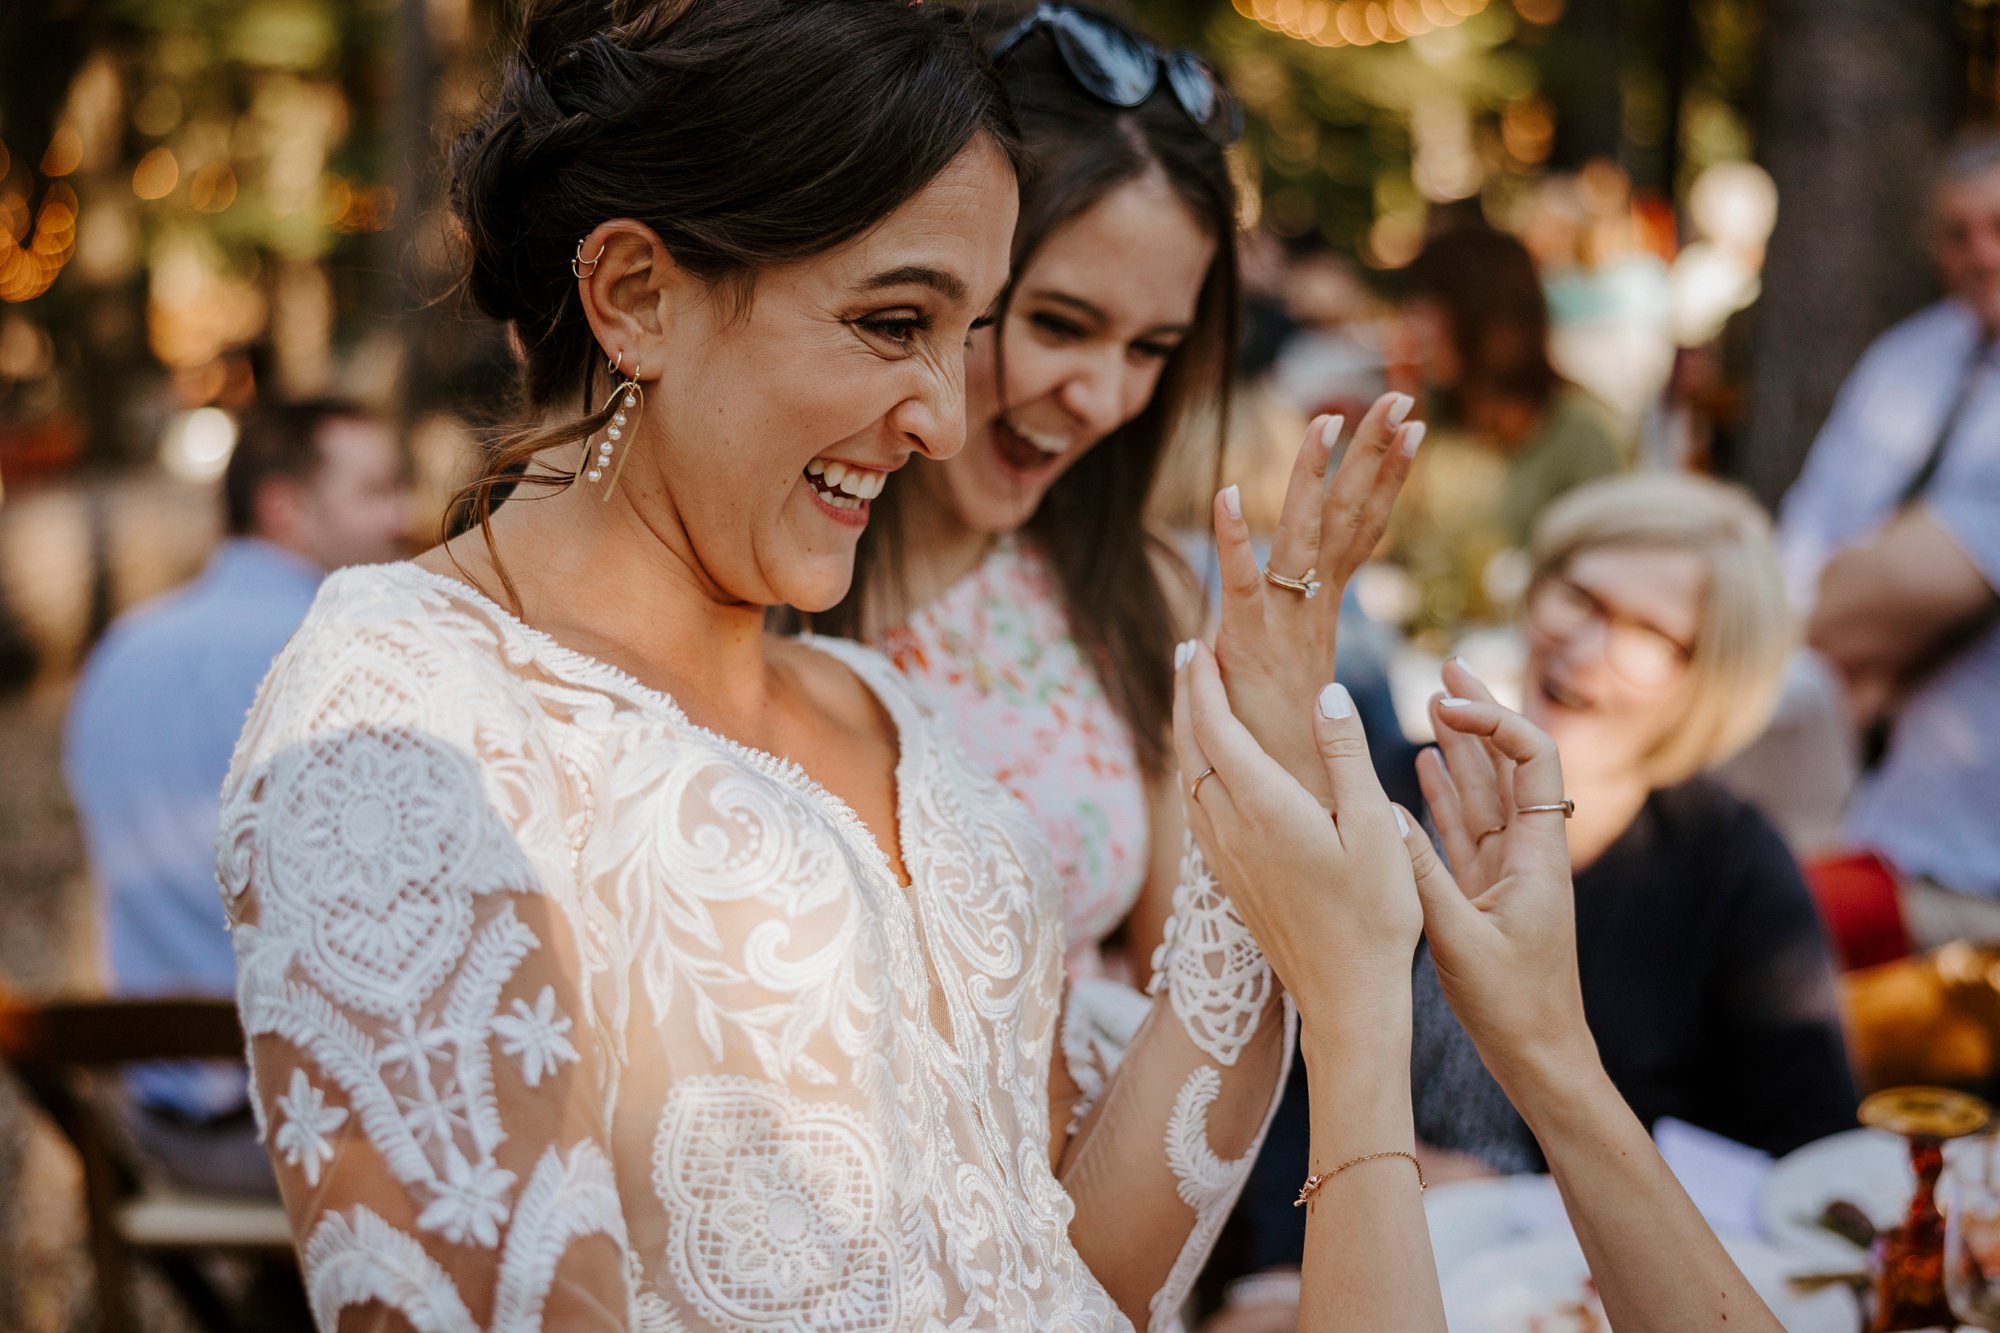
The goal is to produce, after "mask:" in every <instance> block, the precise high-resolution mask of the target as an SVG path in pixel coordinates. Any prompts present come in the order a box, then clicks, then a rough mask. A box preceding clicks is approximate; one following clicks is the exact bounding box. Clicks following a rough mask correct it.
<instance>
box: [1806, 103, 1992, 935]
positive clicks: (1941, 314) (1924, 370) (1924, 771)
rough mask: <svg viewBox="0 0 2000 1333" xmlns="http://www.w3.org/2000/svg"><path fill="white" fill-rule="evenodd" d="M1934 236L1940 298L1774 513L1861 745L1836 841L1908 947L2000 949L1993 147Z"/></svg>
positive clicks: (1833, 421)
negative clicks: (1880, 886)
mask: <svg viewBox="0 0 2000 1333" xmlns="http://www.w3.org/2000/svg"><path fill="white" fill-rule="evenodd" d="M1931 227H1932V232H1931V241H1932V249H1933V253H1934V256H1935V258H1936V261H1937V265H1938V269H1939V271H1940V274H1941V275H1942V278H1943V282H1944V286H1945V289H1946V291H1947V293H1948V295H1947V296H1946V298H1945V299H1944V300H1942V301H1940V302H1938V303H1937V304H1935V305H1933V306H1930V307H1929V308H1927V309H1925V310H1922V311H1919V312H1918V313H1917V314H1915V315H1913V316H1911V317H1910V318H1909V319H1907V320H1905V321H1904V322H1903V323H1901V324H1899V325H1897V326H1896V327H1895V328H1893V329H1891V330H1889V332H1887V333H1886V334H1884V335H1883V336H1882V337H1881V338H1880V339H1879V340H1878V341H1877V342H1876V343H1875V345H1874V346H1872V347H1870V348H1869V349H1868V351H1867V353H1866V354H1865V355H1864V356H1863V357H1862V358H1861V361H1860V363H1859V364H1858V365H1857V366H1856V367H1855V369H1854V372H1853V374H1852V375H1850V376H1849V377H1848V381H1847V383H1846V385H1845V386H1844V387H1843V388H1842V389H1841V392H1840V397H1839V399H1838V400H1837V401H1836V403H1835V405H1834V409H1833V414H1832V416H1831V417H1829V418H1828V420H1827V423H1826V425H1825V427H1824V428H1823V429H1822V430H1821V431H1820V434H1819V438H1818V439H1817V440H1816V441H1815V442H1814V444H1813V447H1812V452H1811V454H1810V455H1809V456H1808V458H1807V460H1806V467H1805V471H1804V473H1803V474H1802V475H1801V476H1800V478H1799V480H1798V483H1797V484H1796V485H1795V486H1794V487H1793V488H1792V491H1791V493H1790V494H1789V495H1787V496H1786V497H1785V503H1784V508H1783V510H1782V511H1781V518H1780V532H1781V534H1782V539H1783V545H1784V556H1785V563H1786V574H1787V576H1788V578H1789V580H1790V582H1791V585H1792V588H1793V591H1794V594H1795V595H1796V596H1798V597H1799V598H1800V600H1801V601H1802V602H1803V603H1804V604H1806V605H1809V606H1810V607H1811V608H1812V614H1811V617H1810V620H1809V624H1808V639H1809V641H1810V643H1811V644H1812V646H1813V647H1814V648H1815V649H1817V650H1818V651H1819V652H1820V653H1821V654H1822V655H1823V656H1824V657H1825V658H1826V659H1827V660H1828V661H1829V662H1830V663H1831V664H1832V666H1833V668H1834V670H1835V672H1836V674H1838V675H1839V676H1840V678H1841V679H1842V681H1843V683H1844V684H1845V686H1846V693H1847V698H1848V702H1849V706H1850V711H1851V713H1852V715H1853V717H1854V719H1855V721H1856V723H1857V725H1858V727H1859V728H1860V730H1861V731H1862V733H1863V735H1864V737H1866V738H1867V740H1868V742H1869V744H1868V749H1869V750H1870V754H1869V756H1868V758H1869V760H1870V761H1871V762H1872V764H1873V767H1872V770H1871V771H1870V772H1869V773H1868V774H1867V775H1866V776H1865V777H1864V778H1863V780H1862V782H1861V785H1860V787H1859V789H1858V790H1857V791H1856V794H1855V797H1854V800H1853V801H1852V803H1851V804H1850V806H1849V809H1848V812H1847V817H1846V820H1845V824H1844V827H1843V834H1844V836H1845V839H1846V840H1847V841H1848V842H1849V843H1851V844H1853V845H1855V846H1858V847H1863V848H1869V849H1872V850H1874V851H1876V852H1878V853H1880V854H1881V855H1882V856H1884V857H1885V858H1887V860H1888V861H1889V862H1890V863H1891V864H1892V865H1893V866H1894V867H1895V868H1896V870H1897V871H1899V872H1900V874H1901V875H1902V876H1903V877H1904V879H1905V881H1906V883H1905V885H1904V893H1903V908H1904V914H1905V916H1906V918H1907V923H1908V925H1909V927H1910V931H1911V934H1912V935H1913V936H1914V937H1915V938H1916V940H1917V941H1918V942H1919V943H1920V944H1937V943H1942V942H1943V941H1945V940H1949V939H1954V938H1961V937H1971V938H1975V939H1981V940H1993V939H2000V901H1996V899H2000V815H1996V810H2000V806H1996V800H2000V797H1996V792H2000V596H1996V593H1995V589H1996V587H2000V376H1996V375H1995V374H1994V373H1993V371H1994V360H1995V358H1994V340H1995V338H1996V337H1997V336H2000V139H1996V138H1994V137H1991V136H1981V137H1979V138H1977V139H1969V140H1966V141H1964V142H1962V143H1960V144H1959V145H1958V146H1957V147H1956V148H1955V149H1954V151H1953V152H1952V153H1951V154H1950V156H1949V157H1948V159H1947V162H1946V164H1945V167H1944V169H1943V171H1942V173H1941V175H1940V178H1939V181H1938V185H1937V187H1936V190H1935V193H1934V196H1933V200H1932V207H1931Z"/></svg>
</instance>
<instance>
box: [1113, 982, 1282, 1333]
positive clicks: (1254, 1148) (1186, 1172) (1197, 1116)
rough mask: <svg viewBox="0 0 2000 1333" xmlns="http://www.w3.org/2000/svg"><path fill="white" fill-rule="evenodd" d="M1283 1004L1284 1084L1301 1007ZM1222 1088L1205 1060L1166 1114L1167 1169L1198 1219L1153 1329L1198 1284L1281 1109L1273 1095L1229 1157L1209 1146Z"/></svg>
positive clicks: (1157, 1307)
mask: <svg viewBox="0 0 2000 1333" xmlns="http://www.w3.org/2000/svg"><path fill="white" fill-rule="evenodd" d="M1283 1004H1284V1015H1285V1017H1284V1024H1285V1035H1284V1048H1283V1049H1284V1054H1283V1056H1282V1057H1281V1059H1280V1062H1279V1066H1278V1086H1279V1087H1280V1088H1282V1087H1284V1086H1285V1080H1286V1078H1287V1077H1288V1076H1289V1075H1290V1073H1291V1067H1292V1050H1293V1046H1294V1042H1295V1039H1296V1038H1297V1036H1298V1010H1297V1009H1296V1008H1294V1007H1293V1004H1292V997H1291V996H1289V995H1287V996H1285V997H1284V1001H1283ZM1221 1092H1222V1075H1221V1074H1220V1073H1218V1072H1217V1071H1216V1069H1215V1067H1214V1066H1212V1065H1203V1066H1201V1067H1199V1068H1197V1069H1196V1070H1195V1071H1194V1072H1193V1073H1191V1074H1189V1075H1188V1079H1187V1082H1185V1083H1183V1084H1182V1085H1181V1090H1180V1093H1179V1095H1178V1096H1176V1097H1175V1098H1174V1109H1173V1113H1172V1114H1171V1115H1170V1116H1169V1117H1168V1118H1167V1168H1168V1169H1169V1170H1171V1171H1172V1172H1173V1173H1174V1188H1175V1191H1176V1192H1177V1193H1178V1194H1179V1195H1180V1196H1181V1202H1183V1203H1185V1204H1186V1205H1187V1206H1188V1207H1190V1208H1192V1209H1194V1213H1195V1223H1194V1230H1193V1232H1191V1233H1190V1234H1189V1236H1188V1239H1187V1244H1186V1245H1185V1246H1183V1247H1182V1249H1181V1252H1180V1255H1179V1256H1178V1257H1177V1258H1176V1259H1175V1260H1174V1267H1173V1271H1172V1272H1170V1273H1168V1274H1167V1280H1166V1281H1165V1282H1163V1283H1161V1284H1160V1289H1159V1290H1158V1291H1156V1292H1154V1293H1153V1299H1152V1301H1151V1302H1150V1303H1149V1304H1148V1305H1147V1310H1146V1313H1147V1326H1148V1327H1149V1328H1156V1329H1164V1328H1168V1327H1170V1326H1171V1325H1170V1323H1169V1321H1170V1320H1171V1318H1172V1316H1173V1315H1174V1314H1175V1313H1176V1312H1177V1311H1178V1310H1179V1309H1180V1307H1181V1305H1182V1304H1183V1303H1185V1302H1186V1300H1187V1294H1188V1292H1190V1291H1192V1290H1193V1289H1194V1281H1195V1279H1196V1278H1197V1277H1199V1276H1201V1270H1202V1266H1203V1265H1204V1264H1206V1263H1207V1262H1208V1254H1209V1251H1210V1250H1211V1249H1212V1248H1213V1247H1214V1245H1215V1238H1216V1237H1217V1236H1218V1235H1220V1234H1221V1232H1222V1227H1223V1224H1224V1223H1225V1222H1227V1221H1228V1220H1229V1211H1230V1209H1231V1208H1232V1207H1234V1206H1235V1203H1236V1197H1237V1195H1239V1194H1241V1193H1242V1192H1243V1182H1244V1181H1245V1180H1247V1179H1248V1178H1249V1176H1250V1168H1251V1166H1252V1165H1253V1164H1255V1162H1256V1160H1257V1152H1258V1150H1259V1149H1260V1148H1262V1147H1263V1146H1264V1136H1265V1134H1267V1133H1268V1132H1269V1131H1270V1128H1271V1118H1272V1117H1273V1116H1274V1115H1276V1114H1277V1109H1278V1103H1277V1099H1276V1098H1273V1099H1272V1101H1271V1105H1270V1107H1269V1109H1268V1110H1266V1112H1265V1113H1264V1120H1263V1123H1262V1124H1261V1125H1259V1126H1258V1128H1257V1135H1256V1137H1255V1138H1253V1139H1251V1140H1250V1146H1249V1147H1248V1148H1246V1149H1244V1151H1243V1155H1242V1156H1241V1157H1237V1158H1233V1159H1230V1160H1227V1161H1225V1160H1224V1159H1223V1158H1222V1157H1221V1156H1220V1155H1219V1154H1217V1153H1216V1151H1215V1149H1213V1148H1211V1147H1209V1145H1208V1110H1209V1107H1211V1106H1213V1105H1214V1104H1215V1099H1216V1098H1217V1097H1218V1096H1220V1095H1221Z"/></svg>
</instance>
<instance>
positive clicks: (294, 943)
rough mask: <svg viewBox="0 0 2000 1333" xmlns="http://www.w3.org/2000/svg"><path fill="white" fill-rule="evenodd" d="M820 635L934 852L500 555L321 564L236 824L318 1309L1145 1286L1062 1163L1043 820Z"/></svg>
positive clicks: (803, 1299)
mask: <svg viewBox="0 0 2000 1333" xmlns="http://www.w3.org/2000/svg"><path fill="white" fill-rule="evenodd" d="M822 647H824V648H825V650H826V651H828V652H831V653H834V654H835V655H837V656H839V657H841V658H843V659H844V660H845V661H846V662H847V663H848V664H849V666H850V667H851V668H852V669H853V670H855V671H856V672H857V673H859V674H860V675H861V676H862V677H863V679H864V680H865V681H867V683H868V684H869V685H870V686H871V687H872V688H873V689H874V690H875V692H876V693H877V695H878V696H879V697H880V698H881V699H882V701H883V703H884V706H885V707H886V708H888V710H889V711H890V713H891V715H892V716H893V717H894V719H895V721H896V723H897V725H898V727H899V729H900V739H901V747H902V752H901V759H900V762H899V767H898V775H897V776H898V780H899V781H898V788H899V798H898V799H899V805H900V811H899V813H900V817H901V835H902V839H903V856H904V862H905V864H906V866H907V867H908V870H909V873H910V877H911V880H912V883H911V884H910V885H909V886H908V887H907V888H906V887H904V886H902V885H899V884H898V883H897V882H896V879H895V877H894V876H893V874H892V873H891V872H890V869H889V865H888V862H887V859H886V858H885V857H883V855H882V854H881V851H880V849H879V847H878V846H877V845H876V843H875V842H874V839H873V838H872V836H871V835H870V834H869V832H868V830H867V829H866V828H865V827H864V826H863V825H862V824H861V822H860V821H859V819H858V818H856V817H855V816H854V815H853V813H852V812H851V811H850V810H849V809H848V808H847V807H846V806H845V805H844V804H842V803H840V802H839V801H838V800H837V799H835V798H834V797H832V796H831V795H829V794H828V793H826V792H824V791H823V790H821V789H820V788H818V787H817V786H816V785H815V784H813V783H812V782H811V780H810V779H809V778H807V777H806V775H805V774H804V773H802V772H801V771H799V770H798V769H797V768H796V767H794V766H792V765H790V764H788V763H785V762H783V761H781V760H778V759H776V758H774V757H772V756H769V755H764V754H761V753H758V752H755V751H751V750H748V749H746V748H744V747H742V746H739V745H736V744H735V743H733V742H731V741H729V740H727V739H725V738H722V737H719V736H716V735H714V734H712V733H709V732H706V731H703V730H702V729H700V728H698V727H696V726H694V725H693V724H691V723H690V722H689V721H688V720H687V719H686V717H685V715H684V714H682V713H681V712H680V710H679V709H678V708H677V707H676V706H675V705H674V704H673V702H672V701H671V700H670V699H667V698H665V697H664V696H662V695H659V694H657V693H654V692H652V691H649V690H647V689H645V688H644V687H642V686H640V685H638V684H637V683H636V682H633V681H631V680H630V679H628V678H626V677H624V676H623V675H622V674H621V673H618V672H616V671H615V670H613V669H611V668H609V667H607V666H604V665H603V664H601V663H597V662H594V661H592V660H591V659H588V658H585V657H582V656H580V655H577V654H574V653H570V652H568V651H567V650H564V649H562V648H561V647H560V646H558V645H556V644H554V643H553V642H552V641H549V640H547V639H546V638H543V637H542V636H539V635H537V634H535V633H534V632H533V631H531V630H529V629H527V628H526V627H525V626H522V625H520V624H519V623H518V622H516V621H513V620H512V619H511V618H509V617H507V616H506V615H505V614H504V613H503V612H501V611H500V610H499V609H498V608H496V607H493V606H492V605H491V604H490V603H487V602H486V601H485V600H484V599H482V598H480V597H478V596H477V595H476V594H473V593H472V592H471V591H470V590H468V589H463V588H461V587H460V586H459V585H457V584H455V583H454V582H452V581H451V580H447V579H441V578H438V577H436V576H433V575H430V574H428V573H426V572H425V571H422V570H420V569H417V568H416V567H414V566H407V565H401V566H382V567H377V568H372V569H362V570H354V571H349V572H346V573H343V574H338V575H335V576H334V577H333V578H331V579H330V580H328V583H327V586H326V588H325V590H324V591H323V592H322V594H321V597H320V600H319V602H318V603H317V604H316V606H315V608H314V610H313V613H312V614H311V616H310V617H309V618H308V620H307V622H306V624H305V626H304V627H303V628H302V629H301V630H300V632H299V634H298V635H297V636H296V637H295V638H294V639H293V641H292V643H291V645H290V646H289V647H288V648H287V650H286V651H285V653H284V654H283V655H282V656H281V658H280V660H279V663H278V666H277V667H276V669H275V670H274V672H273V674H272V677H271V678H270V680H269V681H268V682H267V683H266V685H265V688H264V690H263V693H262V695H261V697H260V699H259V701H258V704H257V706H256V708H255V709H254V710H253V712H252V715H251V718H250V723H249V726H248V728H247V730H246V731H245V733H244V737H243V740H242V741H241V743H240V745H239V748H238V753H237V758H236V764H235V767H234V769H233V772H232V775H231V778H230V782H229V784H228V787H227V789H226V791H225V794H224V820H223V830H222V833H221V837H220V844H219V864H220V876H221V881H222V886H223V894H224V898H225V901H226V903H227V905H228V908H229V910H230V914H231V919H232V921H233V922H234V923H235V933H236V942H237V954H238V963H239V991H240V999H241V1003H242V1008H243V1016H244V1020H245V1025H246V1028H247V1030H248V1032H249V1034H250V1039H251V1062H252V1067H253V1075H254V1080H255V1085H256V1088H257V1091H258V1111H259V1116H260V1121H261V1123H262V1125H263V1128H264V1130H265V1132H266V1134H267V1137H268V1142H269V1144H270V1147H271V1149H272V1152H273V1156H274V1158H275V1159H276V1161H277V1162H278V1164H279V1173H280V1179H281V1184H282V1187H283V1189H284V1192H285V1197H286V1201H287V1206H288V1207H289V1209H290V1211H291V1214H292V1217H293V1221H294V1225H295V1227H296V1229H297V1231H298V1233H299V1236H300V1238H301V1247H302V1251H303V1255H304V1259H305V1276H306V1281H307V1285H308V1290H309V1292H310V1295H311V1297H312V1300H313V1303H314V1308H315V1312H316V1315H317V1318H318V1319H319V1321H320V1322H321V1324H322V1325H323V1326H325V1327H328V1328H332V1327H334V1326H335V1325H336V1323H337V1320H338V1318H339V1315H340V1312H341V1311H342V1310H343V1309H345V1308H348V1307H350V1306H354V1305H358V1304H363V1303H367V1302H371V1301H372V1302H379V1303H381V1304H383V1305H387V1306H389V1307H390V1308H393V1309H395V1310H397V1311H400V1312H401V1313H402V1314H403V1315H404V1316H405V1317H406V1318H407V1319H408V1320H409V1321H410V1322H411V1323H412V1324H413V1325H415V1326H416V1327H418V1328H421V1329H432V1328H436V1329H471V1328H520V1329H529V1328H540V1327H545V1326H546V1327H563V1328H590V1327H627V1326H630V1327H637V1328H646V1329H654V1330H668V1329H680V1328H690V1329H692V1328H717V1329H745V1330H749V1329H758V1330H765V1329H790V1328H799V1329H805V1328H811V1329H827V1330H859V1329H905V1328H907V1329H918V1328H929V1327H937V1326H947V1327H964V1328H973V1327H978V1328H995V1327H999V1328H1037V1329H1103V1328H1123V1327H1126V1323H1125V1321H1124V1319H1123V1317H1122V1316H1120V1315H1119V1313H1118V1312H1117V1310H1116V1309H1115V1308H1114V1306H1113V1305H1112V1303H1111V1301H1110V1299H1109V1298H1108V1297H1107V1295H1106V1294H1105V1291H1104V1289H1103V1287H1102V1286H1101V1285H1100V1284H1099V1283H1098V1282H1097V1280H1096V1279H1095V1278H1094V1277H1093V1276H1092V1275H1091V1273H1090V1272H1089V1270H1088V1269H1087V1268H1086V1267H1085V1265H1084V1263H1083V1261H1082V1259H1081V1257H1080V1256H1079V1255H1078V1253H1077V1251H1076V1249H1075V1247H1074V1246H1073V1245H1072V1244H1071V1242H1070V1239H1069V1236H1068V1233H1067V1228H1068V1225H1069V1222H1070V1220H1071V1214H1072V1204H1071V1202H1070V1199H1069V1197H1068V1195H1067V1194H1065V1192H1064V1190H1063V1188H1062V1187H1061V1186H1060V1185H1059V1184H1058V1183H1057V1181H1056V1179H1055V1177H1054V1175H1053V1173H1052V1171H1051V1169H1050V1166H1049V1142H1050V1138H1049V1124H1048V1118H1049V1109H1048V1102H1047V1079H1048V1065H1049V1061H1050V1058H1051V1055H1052V1053H1053V1048H1054V1042H1055V1032H1056V1027H1057V1017H1058V1015H1057V1008H1058V1003H1059V996H1060V993H1061V939H1062V937H1061V931H1060V928H1059V925H1058V923H1059V921H1060V919H1061V917H1060V914H1061V904H1060V902H1059V901H1058V899H1057V896H1056V889H1055V887H1054V882H1053V880H1052V878H1051V877H1050V875H1049V874H1048V873H1047V868H1046V864H1045V859H1044V858H1045V854H1044V852H1043V851H1042V850H1041V849H1042V842H1041V840H1040V838H1039V836H1038V835H1037V833H1036V831H1035V830H1034V829H1033V828H1032V826H1031V825H1030V824H1029V823H1028V819H1027V816H1026V815H1025V813H1024V812H1023V810H1022V809H1021V807H1020V806H1019V805H1018V804H1017V803H1016V802H1014V801H1012V800H1010V799H1007V798H1006V797H1005V796H1004V795H1003V794H1002V793H1000V792H999V791H998V789H997V788H995V787H994V786H993V784H992V783H991V782H990V780H988V779H987V778H985V777H984V776H982V775H980V774H979V773H978V772H977V771H975V770H974V769H973V768H972V767H971V766H970V765H969V764H968V763H967V762H966V761H965V760H964V759H963V758H962V757H961V756H960V755H959V753H958V751H957V750H956V749H955V748H954V747H953V746H952V745H951V744H949V743H945V742H943V741H942V740H941V736H942V733H941V731H940V730H939V729H938V727H937V726H936V724H935V723H933V722H932V721H931V720H930V719H928V718H926V717H925V716H923V715H922V714H921V713H920V712H919V711H918V710H917V709H916V708H915V707H914V706H913V705H912V704H911V703H910V702H909V700H908V698H907V696H906V695H905V694H904V693H903V692H902V691H901V690H900V689H899V688H898V686H897V683H896V677H895V674H894V672H893V670H892V669H891V668H889V667H888V666H887V665H886V664H885V663H883V662H882V661H881V660H880V659H878V658H876V657H874V656H873V655H872V654H870V653H868V652H867V651H866V650H863V649H858V648H852V647H847V646H841V645H833V644H824V645H822ZM1170 1095H1171V1093H1169V1096H1170ZM1155 1151H1156V1153H1157V1152H1158V1151H1159V1149H1157V1148H1156V1149H1155Z"/></svg>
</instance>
